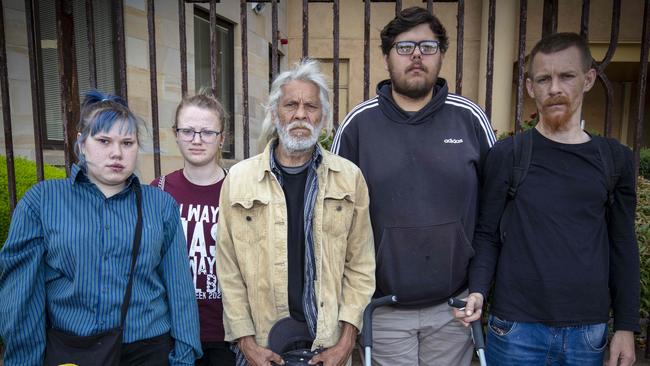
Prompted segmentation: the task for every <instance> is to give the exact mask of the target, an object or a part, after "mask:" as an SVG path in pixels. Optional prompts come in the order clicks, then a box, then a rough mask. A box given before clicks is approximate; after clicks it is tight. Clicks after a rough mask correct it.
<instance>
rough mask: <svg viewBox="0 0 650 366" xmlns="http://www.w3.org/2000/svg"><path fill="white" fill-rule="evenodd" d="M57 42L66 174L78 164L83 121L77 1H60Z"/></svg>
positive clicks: (58, 1) (57, 14)
mask: <svg viewBox="0 0 650 366" xmlns="http://www.w3.org/2000/svg"><path fill="white" fill-rule="evenodd" d="M55 3H56V33H57V35H56V39H57V42H56V43H57V47H58V52H57V54H58V59H59V86H60V90H61V112H62V114H61V117H62V118H61V120H62V121H63V131H64V140H63V153H64V158H65V170H66V174H67V175H68V176H69V175H70V167H71V166H72V163H73V162H74V142H75V140H76V139H77V132H76V129H75V125H76V124H77V122H78V121H79V84H78V79H77V60H76V53H75V45H74V14H73V9H72V6H73V0H56V2H55Z"/></svg>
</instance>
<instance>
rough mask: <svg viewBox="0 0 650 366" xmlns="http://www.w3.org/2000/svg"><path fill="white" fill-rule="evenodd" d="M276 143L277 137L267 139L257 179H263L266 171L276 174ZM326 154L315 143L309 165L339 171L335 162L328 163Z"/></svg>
mask: <svg viewBox="0 0 650 366" xmlns="http://www.w3.org/2000/svg"><path fill="white" fill-rule="evenodd" d="M277 145H278V139H277V137H276V138H274V139H272V140H271V141H269V143H268V144H266V147H265V148H264V152H262V154H260V164H261V165H262V166H261V168H262V169H260V170H259V175H258V177H257V180H258V181H261V180H262V179H264V176H265V175H266V173H267V172H268V173H269V174H276V172H278V171H279V167H278V164H277V162H276V161H275V156H274V154H273V153H274V151H275V148H276V146H277ZM327 154H330V153H329V152H328V151H326V150H325V149H323V147H322V146H320V144H316V148H315V149H314V152H313V154H312V157H311V163H310V167H312V168H314V169H319V168H320V167H321V166H322V167H323V168H325V169H330V170H334V171H340V170H341V168H340V167H338V166H336V164H334V165H333V164H330V163H329V162H330V160H329V159H327V158H326V156H327Z"/></svg>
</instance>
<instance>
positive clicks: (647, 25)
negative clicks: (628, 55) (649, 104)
mask: <svg viewBox="0 0 650 366" xmlns="http://www.w3.org/2000/svg"><path fill="white" fill-rule="evenodd" d="M649 47H650V0H645V11H644V12H643V35H642V37H641V59H640V60H639V83H638V84H637V86H638V88H639V89H638V91H637V93H636V94H637V98H638V99H637V106H638V108H637V111H636V116H635V120H636V123H635V129H634V171H635V173H636V174H635V176H637V177H638V176H639V161H640V153H641V144H642V142H643V119H644V116H645V99H646V93H647V90H646V86H647V83H648V48H649ZM648 324H650V323H648ZM646 329H647V330H650V325H649V326H648V328H646ZM649 337H650V333H648V332H646V344H648V343H647V341H648V338H649ZM648 349H650V347H646V353H645V357H646V358H650V352H649V351H648Z"/></svg>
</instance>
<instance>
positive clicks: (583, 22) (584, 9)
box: [580, 0, 591, 40]
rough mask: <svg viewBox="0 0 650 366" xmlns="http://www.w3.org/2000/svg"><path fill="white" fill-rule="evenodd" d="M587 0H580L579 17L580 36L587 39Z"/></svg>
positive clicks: (588, 3) (588, 5)
mask: <svg viewBox="0 0 650 366" xmlns="http://www.w3.org/2000/svg"><path fill="white" fill-rule="evenodd" d="M590 5H591V4H590V2H589V0H582V16H581V17H580V37H582V38H583V39H585V40H587V39H589V7H590Z"/></svg>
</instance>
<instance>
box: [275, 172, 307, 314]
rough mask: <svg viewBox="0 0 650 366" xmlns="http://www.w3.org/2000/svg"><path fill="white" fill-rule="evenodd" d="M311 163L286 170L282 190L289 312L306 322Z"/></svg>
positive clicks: (283, 174)
mask: <svg viewBox="0 0 650 366" xmlns="http://www.w3.org/2000/svg"><path fill="white" fill-rule="evenodd" d="M308 166H309V162H308V163H307V164H305V165H303V166H300V167H284V166H281V165H279V167H280V170H281V172H282V184H283V185H282V190H283V191H284V198H285V200H286V203H287V218H288V220H287V221H288V226H287V230H288V232H287V257H288V258H287V263H288V267H289V273H288V281H289V283H288V291H289V313H290V314H291V317H292V318H293V319H295V320H299V321H303V322H304V321H305V315H304V311H303V305H302V292H303V284H304V278H305V270H304V268H305V230H304V225H305V224H304V223H305V218H304V215H305V214H304V211H305V208H304V207H305V204H304V203H305V184H306V183H307V173H308V172H309V170H308V169H307V167H308Z"/></svg>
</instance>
